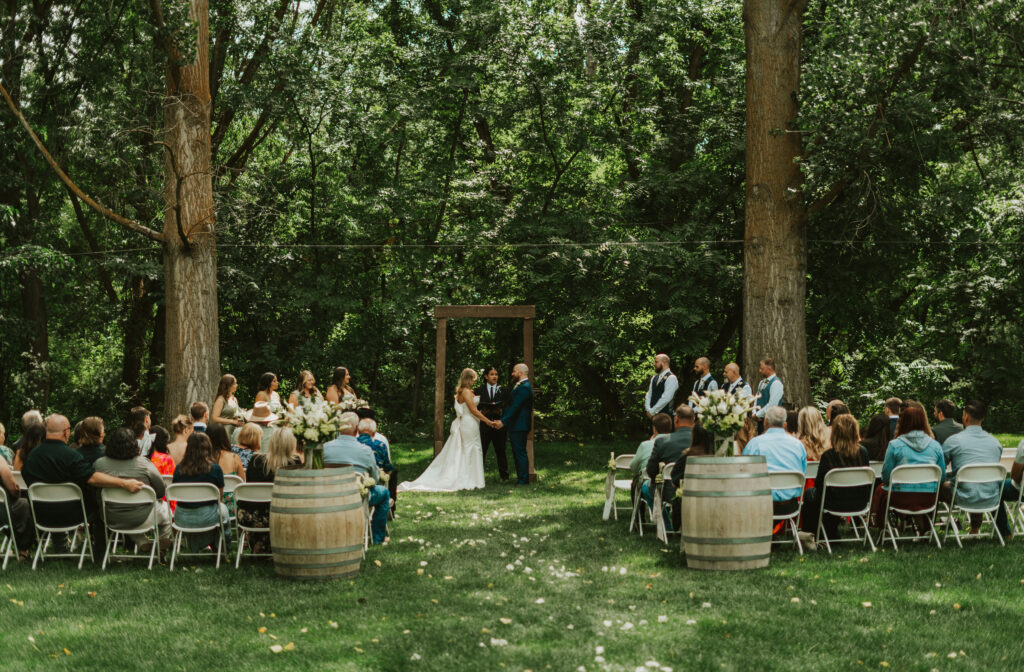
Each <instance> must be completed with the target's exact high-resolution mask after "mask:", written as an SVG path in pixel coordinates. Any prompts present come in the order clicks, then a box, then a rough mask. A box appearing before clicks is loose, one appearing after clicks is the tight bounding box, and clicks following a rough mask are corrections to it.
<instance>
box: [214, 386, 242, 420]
mask: <svg viewBox="0 0 1024 672" xmlns="http://www.w3.org/2000/svg"><path fill="white" fill-rule="evenodd" d="M236 391H238V379H236V378H235V377H234V376H232V375H231V374H230V373H225V374H224V375H223V376H221V377H220V382H219V383H218V384H217V394H216V396H215V397H214V400H213V410H212V411H211V412H210V418H211V422H215V423H217V424H220V425H232V426H234V427H241V426H242V425H244V424H245V421H244V420H243V419H242V410H241V409H240V408H239V407H238V399H237V398H236V397H235V392H236Z"/></svg>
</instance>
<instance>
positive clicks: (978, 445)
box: [939, 399, 1009, 534]
mask: <svg viewBox="0 0 1024 672" xmlns="http://www.w3.org/2000/svg"><path fill="white" fill-rule="evenodd" d="M987 410H988V409H987V407H986V406H985V402H983V401H979V400H977V399H976V400H974V401H969V402H967V404H966V405H964V414H963V421H964V429H963V431H962V432H959V433H957V434H954V435H953V436H951V437H949V438H948V439H946V442H945V443H944V444H942V455H943V457H944V458H945V459H946V463H947V464H949V465H951V467H952V470H953V480H950V481H946V482H945V483H943V484H942V491H941V492H940V493H939V497H940V499H942V501H944V502H946V503H947V504H949V503H952V502H953V482H954V481H955V479H956V475H957V474H958V473H959V472H960V468H961V467H965V466H967V465H969V464H994V463H998V462H999V460H1000V458H1002V456H1003V444H1001V443H999V439H997V438H996V437H994V436H992V435H991V434H989V433H988V432H986V431H985V430H984V429H982V428H981V423H982V422H983V421H984V420H985V414H986V412H987ZM998 496H999V485H998V484H996V483H963V484H962V485H960V487H959V488H958V489H957V493H956V503H957V504H962V505H964V506H968V507H971V508H984V507H986V506H991V505H993V504H995V502H996V498H997V497H998ZM1002 510H1003V507H1001V506H1000V507H999V513H1000V514H1001V515H1002V516H1003V518H1004V520H1003V524H1004V526H1005V525H1006V520H1005V516H1006V514H1005V513H1003V512H1002ZM970 518H971V534H977V533H978V530H979V529H980V528H981V523H982V520H984V516H983V515H982V514H980V513H972V514H971V515H970ZM1004 529H1005V530H1006V531H1007V532H1009V527H1004Z"/></svg>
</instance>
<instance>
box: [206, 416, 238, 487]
mask: <svg viewBox="0 0 1024 672" xmlns="http://www.w3.org/2000/svg"><path fill="white" fill-rule="evenodd" d="M206 435H207V436H209V437H210V441H211V442H212V443H213V450H214V459H215V460H216V461H217V464H218V465H219V466H220V469H221V471H223V472H224V473H225V474H234V475H235V476H238V477H239V478H240V479H242V480H243V481H244V480H245V467H243V466H242V458H240V457H239V456H238V455H237V454H236V453H235V451H234V450H233V449H232V446H231V439H230V438H228V430H227V428H226V427H225V426H224V425H222V424H220V423H216V422H215V423H212V424H211V425H210V426H209V427H207V428H206Z"/></svg>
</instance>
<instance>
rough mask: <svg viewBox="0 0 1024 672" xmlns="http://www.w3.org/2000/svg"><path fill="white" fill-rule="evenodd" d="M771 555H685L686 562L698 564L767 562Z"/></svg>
mask: <svg viewBox="0 0 1024 672" xmlns="http://www.w3.org/2000/svg"><path fill="white" fill-rule="evenodd" d="M771 555H772V554H771V553H765V554H764V555H734V556H731V557H730V556H727V555H722V556H718V555H690V554H689V553H687V554H686V558H687V560H697V561H698V562H714V563H721V562H744V561H747V560H767V559H768V558H770V557H771Z"/></svg>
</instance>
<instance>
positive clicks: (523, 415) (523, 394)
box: [492, 362, 533, 485]
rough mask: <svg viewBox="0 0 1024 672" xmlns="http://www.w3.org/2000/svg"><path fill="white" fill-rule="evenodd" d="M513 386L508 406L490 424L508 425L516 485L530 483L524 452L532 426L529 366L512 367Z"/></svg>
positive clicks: (526, 454) (495, 425)
mask: <svg viewBox="0 0 1024 672" xmlns="http://www.w3.org/2000/svg"><path fill="white" fill-rule="evenodd" d="M512 380H514V381H515V387H513V388H512V395H511V396H510V397H509V400H508V407H507V408H506V409H505V413H504V414H503V415H502V416H501V420H497V421H496V422H494V424H493V425H492V426H493V427H495V428H496V429H501V428H502V427H508V442H509V443H511V444H512V458H513V459H514V460H515V463H516V485H529V483H530V456H529V454H528V453H527V452H526V440H527V437H529V436H530V429H532V428H533V386H531V385H530V367H528V366H526V364H524V363H522V362H520V363H519V364H516V365H515V367H514V368H513V369H512Z"/></svg>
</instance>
